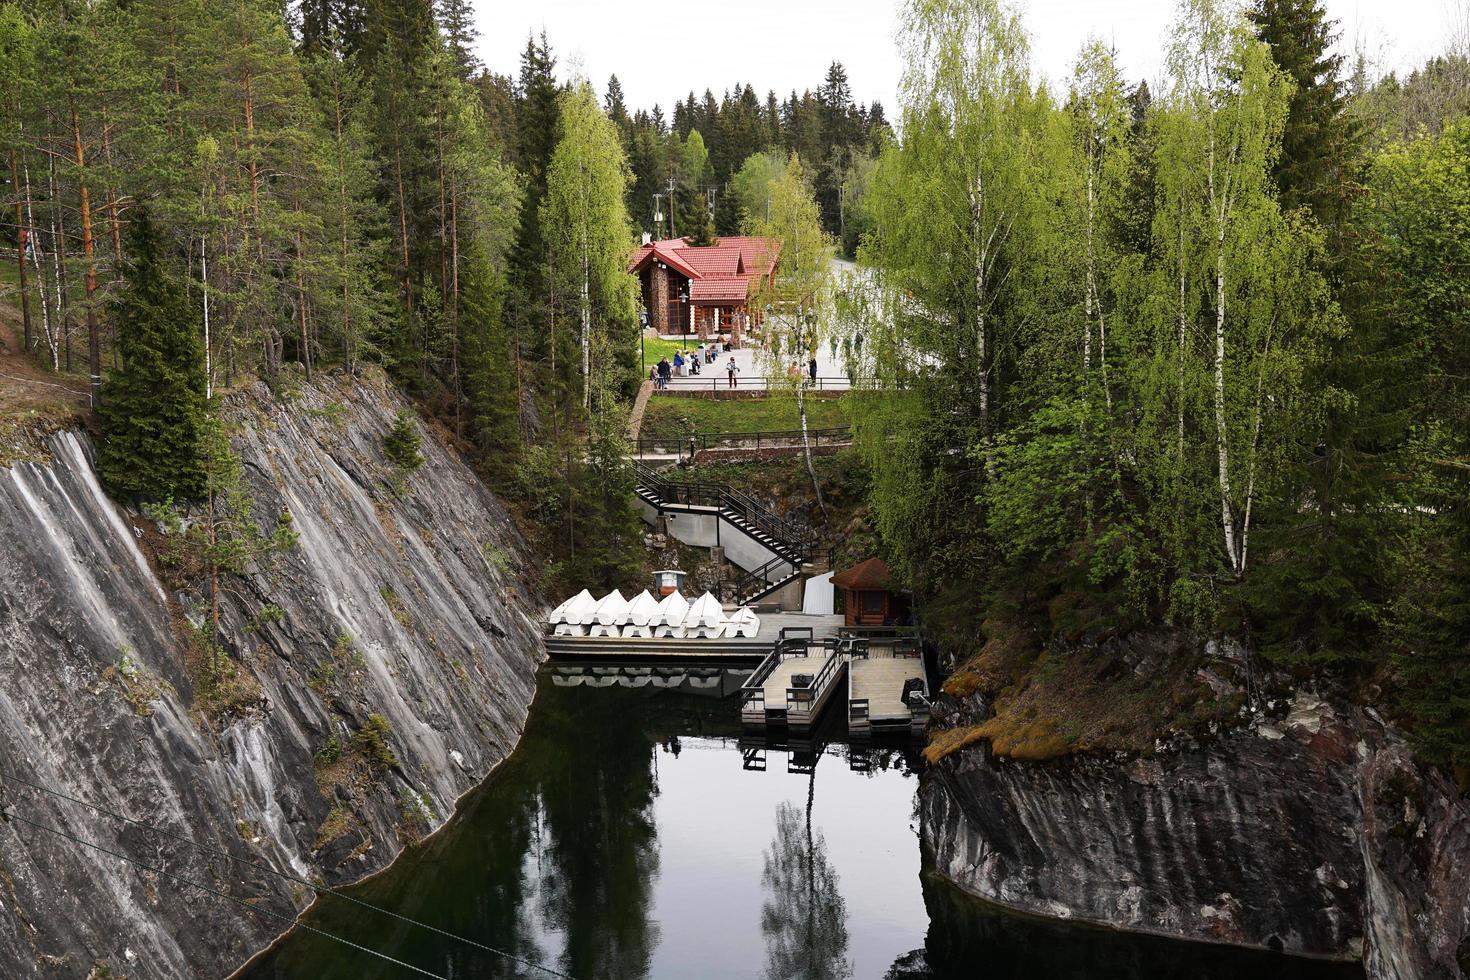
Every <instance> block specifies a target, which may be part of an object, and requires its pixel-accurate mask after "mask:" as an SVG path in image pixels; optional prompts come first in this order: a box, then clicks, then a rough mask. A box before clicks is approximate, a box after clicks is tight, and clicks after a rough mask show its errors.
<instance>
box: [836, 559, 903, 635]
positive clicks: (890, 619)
mask: <svg viewBox="0 0 1470 980" xmlns="http://www.w3.org/2000/svg"><path fill="white" fill-rule="evenodd" d="M892 579H893V576H892V573H890V572H889V571H888V566H887V565H886V564H884V562H883V559H881V558H869V559H868V560H867V561H865V562H862V563H861V564H858V565H854V566H852V567H851V568H845V569H843V570H842V571H840V572H838V573H837V574H835V575H833V576H832V587H833V588H835V589H837V590H839V591H840V592H841V593H842V616H843V624H844V625H846V626H895V625H898V624H899V622H900V621H903V620H906V619H907V618H908V608H909V605H908V597H907V596H905V595H903V594H902V593H898V592H895V591H893V589H892V588H890V585H891V583H892Z"/></svg>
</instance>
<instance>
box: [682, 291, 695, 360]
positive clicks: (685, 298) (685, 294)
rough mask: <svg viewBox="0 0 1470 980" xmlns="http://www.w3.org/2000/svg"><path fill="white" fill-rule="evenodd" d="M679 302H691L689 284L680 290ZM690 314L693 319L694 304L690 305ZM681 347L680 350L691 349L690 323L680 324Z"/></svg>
mask: <svg viewBox="0 0 1470 980" xmlns="http://www.w3.org/2000/svg"><path fill="white" fill-rule="evenodd" d="M679 302H680V303H688V302H689V287H688V286H685V287H684V288H683V289H681V290H679ZM689 316H690V318H691V319H693V317H694V307H692V306H691V307H689ZM680 319H683V318H682V317H680ZM679 349H680V350H688V349H689V324H687V323H681V324H679Z"/></svg>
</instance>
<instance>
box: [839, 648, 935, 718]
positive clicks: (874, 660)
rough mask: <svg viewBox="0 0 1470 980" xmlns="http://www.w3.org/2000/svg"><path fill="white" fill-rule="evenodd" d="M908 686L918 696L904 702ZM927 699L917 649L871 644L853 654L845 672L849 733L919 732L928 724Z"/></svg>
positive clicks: (925, 681)
mask: <svg viewBox="0 0 1470 980" xmlns="http://www.w3.org/2000/svg"><path fill="white" fill-rule="evenodd" d="M910 682H914V684H913V685H911V683H910ZM912 686H918V687H919V689H920V694H921V696H920V697H910V698H909V699H908V700H905V698H904V691H905V689H906V688H911V687H912ZM928 698H929V678H928V675H927V673H926V671H925V670H924V658H923V657H922V656H921V655H920V654H919V651H918V650H917V648H915V647H912V646H910V645H906V644H902V643H892V644H883V643H873V644H868V645H865V646H864V647H863V648H858V649H857V650H855V651H854V652H853V654H852V656H851V660H850V662H849V664H848V670H847V730H848V733H849V734H851V735H855V736H865V735H872V734H874V733H881V732H907V731H912V732H915V733H919V732H922V731H923V730H924V726H925V725H926V724H927V723H928V721H929V707H928V703H929V702H928Z"/></svg>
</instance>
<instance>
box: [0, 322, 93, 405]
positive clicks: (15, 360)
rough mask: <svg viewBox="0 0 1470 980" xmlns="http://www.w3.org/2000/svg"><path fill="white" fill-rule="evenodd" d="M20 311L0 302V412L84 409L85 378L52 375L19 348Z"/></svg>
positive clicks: (85, 395) (85, 402) (85, 394)
mask: <svg viewBox="0 0 1470 980" xmlns="http://www.w3.org/2000/svg"><path fill="white" fill-rule="evenodd" d="M20 326H21V323H20V310H19V309H17V308H16V307H14V306H12V305H11V304H10V303H9V302H0V414H4V415H18V414H20V413H22V412H27V411H32V410H35V411H46V412H54V411H55V410H56V409H57V408H58V407H61V406H74V407H81V408H85V407H86V404H87V384H86V382H85V381H82V380H78V379H72V378H68V377H65V376H63V375H57V374H52V373H50V372H49V371H47V370H45V369H44V368H42V367H41V366H39V365H38V364H36V363H35V362H34V361H33V360H32V359H31V358H29V357H27V356H26V355H25V354H24V353H23V352H22V351H21V342H20Z"/></svg>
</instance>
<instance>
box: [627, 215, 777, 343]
mask: <svg viewBox="0 0 1470 980" xmlns="http://www.w3.org/2000/svg"><path fill="white" fill-rule="evenodd" d="M780 253H781V243H780V242H778V241H772V240H770V239H766V238H744V237H735V236H730V237H726V238H721V239H720V240H719V241H717V242H716V243H715V244H714V245H708V246H694V245H691V244H689V239H687V238H669V239H664V240H662V241H656V242H655V241H649V242H647V243H645V244H644V245H643V246H642V247H641V248H639V249H638V251H637V252H635V253H634V254H633V258H632V259H631V261H629V263H628V271H629V272H631V273H633V274H634V275H636V276H637V277H638V282H639V285H640V286H641V288H642V295H643V305H644V307H645V308H646V309H647V310H648V324H649V326H651V327H652V328H653V329H654V331H655V332H657V333H659V334H663V335H669V334H698V335H699V336H701V337H709V338H714V337H719V336H721V335H728V336H729V337H730V339H731V340H732V341H734V342H735V343H739V342H740V340H741V335H742V333H743V332H744V331H746V330H748V329H749V328H751V327H753V326H755V325H756V324H758V323H759V322H760V319H761V318H760V313H759V311H755V310H752V309H751V308H750V304H751V302H752V301H753V300H754V299H755V297H756V296H757V294H758V293H759V292H760V287H761V285H762V284H763V283H764V284H770V283H771V282H774V277H775V275H776V260H777V258H778V256H779V255H780Z"/></svg>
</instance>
